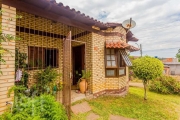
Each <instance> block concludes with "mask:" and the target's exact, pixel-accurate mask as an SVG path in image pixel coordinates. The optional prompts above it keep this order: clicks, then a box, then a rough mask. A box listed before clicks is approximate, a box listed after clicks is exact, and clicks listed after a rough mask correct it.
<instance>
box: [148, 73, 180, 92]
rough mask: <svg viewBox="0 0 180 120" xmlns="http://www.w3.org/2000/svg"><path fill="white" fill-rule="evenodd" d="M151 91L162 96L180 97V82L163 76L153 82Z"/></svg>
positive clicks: (150, 87)
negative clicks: (174, 95)
mask: <svg viewBox="0 0 180 120" xmlns="http://www.w3.org/2000/svg"><path fill="white" fill-rule="evenodd" d="M149 90H150V91H154V92H157V93H162V94H179V95H180V82H178V81H177V80H176V79H174V78H172V77H171V76H161V77H159V78H156V79H154V80H152V82H151V84H150V86H149Z"/></svg>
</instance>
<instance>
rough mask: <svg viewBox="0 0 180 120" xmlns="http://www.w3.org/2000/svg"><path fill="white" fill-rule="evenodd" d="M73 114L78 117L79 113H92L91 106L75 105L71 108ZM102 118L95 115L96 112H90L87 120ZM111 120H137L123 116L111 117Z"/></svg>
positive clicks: (86, 104)
mask: <svg viewBox="0 0 180 120" xmlns="http://www.w3.org/2000/svg"><path fill="white" fill-rule="evenodd" d="M71 110H72V112H73V113H74V114H75V115H77V114H79V113H86V112H89V111H91V110H92V109H91V107H90V106H89V104H88V103H87V102H82V103H79V104H76V105H73V106H72V107H71ZM99 118H100V116H99V115H97V114H95V113H94V112H90V113H89V114H88V115H87V117H86V120H97V119H99ZM109 120H135V119H131V118H125V117H122V116H118V115H110V117H109Z"/></svg>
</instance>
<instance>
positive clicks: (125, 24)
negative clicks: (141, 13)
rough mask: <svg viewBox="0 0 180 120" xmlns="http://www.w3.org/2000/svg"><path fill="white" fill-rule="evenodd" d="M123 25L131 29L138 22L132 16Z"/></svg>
mask: <svg viewBox="0 0 180 120" xmlns="http://www.w3.org/2000/svg"><path fill="white" fill-rule="evenodd" d="M122 26H123V27H124V28H126V29H131V28H134V27H135V26H136V22H135V21H134V20H132V18H130V20H125V21H124V22H123V23H122Z"/></svg>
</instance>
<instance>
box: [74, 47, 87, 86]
mask: <svg viewBox="0 0 180 120" xmlns="http://www.w3.org/2000/svg"><path fill="white" fill-rule="evenodd" d="M84 69H85V45H81V46H76V47H73V85H77V82H78V80H79V79H80V78H81V76H82V72H81V71H82V70H84Z"/></svg>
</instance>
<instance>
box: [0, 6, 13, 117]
mask: <svg viewBox="0 0 180 120" xmlns="http://www.w3.org/2000/svg"><path fill="white" fill-rule="evenodd" d="M1 8H2V10H3V11H4V12H3V14H2V16H1V19H0V20H1V23H2V24H1V26H2V32H3V33H4V34H11V35H14V36H15V35H16V28H15V26H16V19H13V20H12V21H9V20H7V19H9V18H15V16H16V9H15V8H13V7H10V6H7V5H3V4H1ZM2 46H3V48H6V49H8V50H9V51H10V52H11V54H5V55H4V56H3V59H4V60H6V63H5V64H3V63H1V64H0V70H1V71H2V75H0V114H2V112H3V111H4V110H5V109H6V108H7V106H6V102H10V101H12V99H13V94H12V95H11V97H10V98H8V97H7V92H8V89H10V88H11V86H13V85H14V74H15V57H14V56H15V41H11V42H4V43H2Z"/></svg>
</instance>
